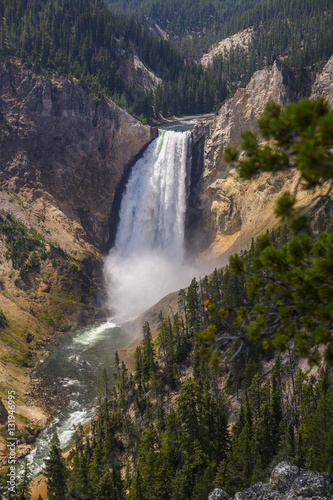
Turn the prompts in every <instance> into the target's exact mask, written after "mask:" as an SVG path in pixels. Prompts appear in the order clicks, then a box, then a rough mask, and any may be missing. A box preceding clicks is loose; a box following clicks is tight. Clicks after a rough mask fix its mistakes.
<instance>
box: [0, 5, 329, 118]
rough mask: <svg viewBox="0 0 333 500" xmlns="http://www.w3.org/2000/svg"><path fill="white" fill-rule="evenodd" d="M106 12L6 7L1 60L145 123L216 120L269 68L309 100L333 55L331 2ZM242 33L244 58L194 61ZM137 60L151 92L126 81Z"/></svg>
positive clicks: (0, 26)
mask: <svg viewBox="0 0 333 500" xmlns="http://www.w3.org/2000/svg"><path fill="white" fill-rule="evenodd" d="M109 4H110V5H107V4H106V3H105V2H104V0H94V1H90V0H80V1H79V2H76V1H74V0H56V1H50V0H28V1H23V0H15V1H11V2H5V1H3V0H2V1H1V2H0V15H1V23H0V54H1V55H2V56H3V57H5V58H6V60H7V61H8V63H9V62H10V60H11V58H12V57H16V58H20V60H21V61H22V62H23V63H29V64H33V65H34V66H35V67H36V69H37V71H46V72H50V73H54V72H56V73H58V74H60V75H63V76H66V77H68V78H73V77H74V78H76V79H77V80H79V81H80V82H81V84H82V85H83V86H84V87H85V88H86V89H87V90H88V91H90V92H92V93H93V94H94V95H96V96H99V98H100V99H105V98H106V97H111V98H112V99H114V100H115V101H117V102H118V103H120V104H121V105H123V106H125V107H127V108H128V109H129V110H130V112H132V113H133V114H135V115H136V116H138V117H140V118H141V119H142V120H147V119H153V118H154V117H155V118H156V117H159V116H160V115H161V114H162V115H163V116H168V115H169V116H170V115H180V114H199V113H208V112H212V111H213V110H215V111H216V110H218V109H219V107H220V106H221V103H222V102H223V101H224V100H225V99H226V98H228V97H229V96H230V95H232V93H233V92H234V91H235V90H236V88H237V87H238V86H239V85H245V84H246V83H248V81H249V80H250V78H251V76H252V75H253V73H254V72H255V71H256V70H258V69H261V68H263V67H265V66H267V65H269V64H271V63H272V62H273V61H274V60H275V59H280V60H282V61H283V62H285V63H286V64H287V65H289V66H291V67H292V68H293V69H294V71H295V73H296V76H297V79H296V84H295V86H296V89H295V90H297V91H298V92H299V95H306V94H307V91H308V88H309V84H310V83H311V78H312V74H313V72H314V71H315V70H317V69H318V67H321V65H322V64H323V63H324V62H325V61H326V60H327V59H328V58H329V57H330V56H331V54H332V53H333V28H332V26H333V23H332V5H331V2H330V0H306V1H302V2H300V1H299V0H288V1H284V2H283V5H281V2H280V1H278V0H261V1H258V0H252V1H251V2H244V1H243V0H238V1H237V2H227V1H223V2H222V1H214V2H211V1H209V2H208V1H203V2H201V1H200V2H198V5H197V8H194V7H193V5H192V4H193V2H179V0H169V1H168V2H161V3H159V2H154V3H152V2H150V1H148V0H146V1H142V2H119V3H117V2H109ZM180 12H181V13H182V15H181V16H180V15H179V13H180ZM138 19H141V20H142V21H144V22H143V24H141V22H140V20H138ZM156 23H160V24H161V26H162V27H164V28H165V29H166V28H167V26H168V27H169V28H168V29H169V30H170V37H167V38H165V37H163V36H159V35H158V34H156V33H154V32H153V31H154V30H153V29H152V27H153V26H154V25H155V24H156ZM166 25H167V26H166ZM246 28H251V29H253V38H252V41H251V43H250V45H249V47H248V50H246V49H244V48H240V47H239V46H236V47H234V48H233V49H232V50H231V51H230V53H224V54H221V55H218V56H216V57H215V58H214V59H213V61H212V63H211V64H210V65H209V66H208V67H207V68H203V67H202V65H201V64H200V63H199V58H200V55H201V54H202V53H203V52H204V51H205V50H208V49H209V47H210V46H211V45H212V43H214V42H217V41H220V40H221V39H223V38H225V37H227V36H231V35H233V34H234V33H237V32H239V31H241V30H244V29H246ZM192 32H193V33H192ZM171 35H172V36H171ZM134 56H137V57H139V59H140V60H141V61H142V62H143V63H144V65H145V66H146V67H147V68H148V69H149V70H151V71H153V72H154V73H155V74H156V75H157V76H158V77H159V78H161V79H162V81H161V83H160V84H159V85H158V86H157V88H155V89H153V88H151V89H146V88H140V86H139V87H138V85H134V84H133V83H130V82H128V81H127V80H126V77H125V76H124V71H122V69H121V68H122V64H124V61H131V60H133V57H134Z"/></svg>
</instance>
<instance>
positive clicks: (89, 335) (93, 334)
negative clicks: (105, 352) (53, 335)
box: [73, 320, 117, 346]
mask: <svg viewBox="0 0 333 500" xmlns="http://www.w3.org/2000/svg"><path fill="white" fill-rule="evenodd" d="M116 327H117V325H116V324H115V323H114V322H113V321H112V320H109V321H106V322H105V323H102V324H101V325H98V326H96V327H95V328H90V329H89V330H88V331H87V332H84V333H80V334H79V335H77V336H76V337H74V338H73V342H74V343H75V344H81V345H84V346H91V345H93V344H95V343H96V342H98V341H99V340H100V338H101V337H103V336H104V335H105V334H106V333H108V330H110V329H111V328H116Z"/></svg>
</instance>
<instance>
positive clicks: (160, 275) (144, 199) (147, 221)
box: [105, 130, 193, 319]
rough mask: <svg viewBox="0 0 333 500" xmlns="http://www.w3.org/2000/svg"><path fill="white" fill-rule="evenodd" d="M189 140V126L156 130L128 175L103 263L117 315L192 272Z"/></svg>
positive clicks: (142, 306) (145, 303)
mask: <svg viewBox="0 0 333 500" xmlns="http://www.w3.org/2000/svg"><path fill="white" fill-rule="evenodd" d="M190 144H191V133H190V132H188V131H186V132H174V131H165V130H163V131H160V132H159V136H158V138H157V139H155V140H154V141H153V142H152V143H151V144H150V145H149V146H148V148H147V149H146V151H145V153H144V155H143V156H142V158H140V159H139V160H138V161H137V162H136V164H135V165H134V167H133V170H132V172H131V174H130V177H129V180H128V182H127V186H126V189H125V192H124V194H123V198H122V202H121V207H120V214H119V225H118V230H117V235H116V241H115V246H114V248H113V249H112V250H111V252H110V254H109V256H108V257H107V259H106V262H105V275H106V278H107V281H108V283H109V300H110V306H111V308H112V309H113V310H114V312H115V313H116V317H117V316H119V317H121V318H122V319H128V318H129V317H135V316H136V315H138V314H139V313H140V312H142V311H144V310H146V309H148V308H149V307H150V306H151V305H153V304H154V303H156V302H157V301H158V300H159V299H160V298H162V297H163V296H164V295H166V294H167V293H169V292H171V291H174V290H176V289H179V288H181V287H183V286H186V285H187V284H188V281H189V279H191V277H192V276H193V270H192V269H190V268H189V267H188V266H186V265H185V264H184V226H185V215H186V195H187V187H188V179H189V175H188V169H189V157H190V149H191V148H190Z"/></svg>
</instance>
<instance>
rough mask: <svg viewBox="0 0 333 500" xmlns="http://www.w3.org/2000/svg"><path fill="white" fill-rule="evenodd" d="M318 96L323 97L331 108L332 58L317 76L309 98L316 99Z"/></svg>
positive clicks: (332, 87)
mask: <svg viewBox="0 0 333 500" xmlns="http://www.w3.org/2000/svg"><path fill="white" fill-rule="evenodd" d="M320 96H324V97H325V98H326V99H327V100H328V102H329V103H330V105H331V106H332V107H333V56H332V57H331V58H330V59H329V61H328V62H327V64H326V65H325V66H324V69H323V70H322V71H321V73H319V75H317V78H316V80H315V83H314V84H313V87H312V94H311V98H313V99H316V98H318V97H320Z"/></svg>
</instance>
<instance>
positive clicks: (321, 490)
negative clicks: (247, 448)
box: [208, 462, 333, 500]
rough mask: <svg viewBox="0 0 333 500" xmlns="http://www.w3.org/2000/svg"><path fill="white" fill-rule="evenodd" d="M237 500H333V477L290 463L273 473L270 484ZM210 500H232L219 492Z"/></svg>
mask: <svg viewBox="0 0 333 500" xmlns="http://www.w3.org/2000/svg"><path fill="white" fill-rule="evenodd" d="M234 498H235V500H310V499H311V500H333V477H332V476H331V475H330V474H328V473H327V472H314V471H308V470H304V469H300V468H299V467H296V466H295V465H293V464H290V463H287V462H281V463H279V464H278V465H277V466H276V467H275V469H274V470H273V472H272V474H271V477H270V480H269V483H257V484H255V485H253V486H251V487H250V488H248V489H246V490H244V491H242V492H240V493H236V495H235V497H234ZM208 500H231V497H230V496H229V495H228V494H227V493H225V492H224V491H223V490H221V489H219V488H216V489H215V490H214V491H213V492H212V493H210V495H209V496H208Z"/></svg>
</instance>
